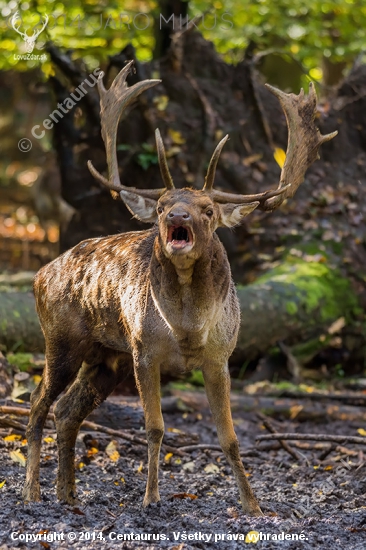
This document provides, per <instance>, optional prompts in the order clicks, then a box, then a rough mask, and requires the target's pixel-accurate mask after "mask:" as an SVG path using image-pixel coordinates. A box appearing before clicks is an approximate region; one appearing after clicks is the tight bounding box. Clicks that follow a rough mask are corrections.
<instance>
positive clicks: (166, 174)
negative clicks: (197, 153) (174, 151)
mask: <svg viewBox="0 0 366 550" xmlns="http://www.w3.org/2000/svg"><path fill="white" fill-rule="evenodd" d="M155 140H156V149H157V151H158V159H159V166H160V173H161V177H162V179H163V182H164V185H165V187H166V188H167V189H174V183H173V178H172V176H171V174H170V171H169V166H168V162H167V160H166V154H165V148H164V143H163V140H162V139H161V135H160V131H159V129H158V128H157V129H156V130H155Z"/></svg>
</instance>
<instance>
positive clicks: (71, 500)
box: [57, 491, 80, 506]
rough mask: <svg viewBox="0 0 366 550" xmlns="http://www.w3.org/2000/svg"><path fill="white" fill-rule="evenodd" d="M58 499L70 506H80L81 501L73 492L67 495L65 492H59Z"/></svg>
mask: <svg viewBox="0 0 366 550" xmlns="http://www.w3.org/2000/svg"><path fill="white" fill-rule="evenodd" d="M57 498H58V500H59V501H60V502H62V503H63V504H69V505H70V506H78V505H79V504H80V501H79V499H78V498H77V496H76V495H75V493H74V492H73V491H70V492H69V493H66V492H65V491H57Z"/></svg>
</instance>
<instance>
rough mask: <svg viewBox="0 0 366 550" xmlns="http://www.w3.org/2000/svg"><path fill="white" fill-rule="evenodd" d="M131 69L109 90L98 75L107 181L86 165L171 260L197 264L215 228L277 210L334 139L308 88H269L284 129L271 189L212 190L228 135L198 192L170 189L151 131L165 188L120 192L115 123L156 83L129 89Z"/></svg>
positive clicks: (122, 188)
mask: <svg viewBox="0 0 366 550" xmlns="http://www.w3.org/2000/svg"><path fill="white" fill-rule="evenodd" d="M131 65H132V62H129V63H128V64H127V65H126V67H124V68H123V69H122V71H121V72H120V73H119V74H118V75H117V76H116V78H115V80H114V81H113V83H112V85H111V87H110V88H109V90H108V91H107V90H106V89H105V87H104V85H103V82H102V80H101V77H102V75H100V76H99V80H98V89H99V94H100V100H101V101H100V102H101V124H102V136H103V140H104V142H105V145H106V153H107V163H108V171H109V179H106V178H104V177H103V176H102V175H101V174H100V173H99V172H97V170H96V169H95V168H94V167H93V165H92V163H91V161H89V162H88V166H89V169H90V171H91V173H92V174H93V175H94V176H95V177H96V178H97V179H98V180H99V181H101V182H102V183H103V184H104V185H106V186H107V187H108V188H109V189H111V190H113V191H116V192H118V193H119V196H120V198H121V199H122V200H123V202H124V203H125V205H126V206H127V208H128V209H129V210H130V212H131V213H132V214H133V215H134V216H135V217H136V218H137V219H139V220H141V221H143V222H147V223H156V222H157V223H158V225H159V235H160V241H161V245H162V248H163V251H164V253H165V255H166V256H168V257H170V258H172V259H173V258H176V259H178V258H182V259H183V258H190V259H197V258H198V257H200V255H201V254H202V252H203V249H204V247H206V246H207V244H208V242H209V240H210V238H212V234H213V232H214V231H215V230H216V229H217V228H218V227H220V226H222V227H233V226H235V225H238V224H239V223H240V222H241V221H242V220H243V218H244V217H245V216H247V215H248V214H249V213H250V212H252V211H253V210H254V209H255V208H260V209H261V210H274V209H275V208H278V206H280V205H281V204H282V202H283V201H284V200H285V199H286V198H287V197H292V196H293V195H294V193H295V191H296V190H297V188H298V187H299V185H300V184H301V182H302V181H303V179H304V175H305V172H306V170H307V168H308V167H309V166H310V165H311V164H312V163H313V162H314V160H315V159H316V158H318V149H319V147H320V145H321V144H322V143H324V142H325V141H328V140H330V139H332V138H333V137H334V136H335V135H336V134H337V132H333V133H332V134H328V135H326V136H322V135H321V134H320V133H319V131H318V129H317V127H316V126H315V124H314V118H315V113H316V94H315V90H314V88H313V86H312V85H310V91H309V96H307V97H306V96H304V92H303V91H302V90H301V92H300V94H299V95H298V96H296V95H294V94H285V93H284V92H281V91H280V90H277V89H275V88H272V87H271V86H268V87H269V89H270V90H271V91H272V92H273V93H274V94H275V95H276V96H277V97H278V99H279V100H280V103H281V105H282V107H283V110H284V112H285V115H286V119H287V123H288V127H289V138H288V148H287V154H286V161H285V164H284V167H283V169H282V173H281V177H280V183H279V186H278V188H277V189H276V190H273V191H266V192H264V193H258V194H255V195H240V194H232V193H226V192H222V191H218V190H215V189H214V187H213V185H214V179H215V173H216V166H217V163H218V160H219V157H220V153H221V151H222V148H223V146H224V145H225V143H226V141H227V139H228V136H225V137H224V138H223V139H222V140H221V141H220V143H219V144H218V146H217V147H216V149H215V151H214V153H213V155H212V158H211V161H210V163H209V166H208V170H207V175H206V178H205V183H204V186H203V189H201V190H194V189H189V188H185V189H175V187H174V183H173V179H172V177H171V174H170V171H169V167H168V163H167V159H166V154H165V150H164V145H163V141H162V139H161V136H160V132H159V130H156V132H155V137H156V146H157V151H158V158H159V166H160V172H161V176H162V180H163V183H164V185H165V187H163V188H161V189H136V188H132V187H125V186H124V185H122V184H121V182H120V178H119V173H118V164H117V153H116V135H117V127H118V122H119V119H120V117H121V115H122V113H123V111H124V110H125V109H126V107H127V106H128V105H130V104H131V103H132V102H133V100H134V99H135V98H136V97H137V96H138V95H139V94H141V93H142V92H143V91H144V90H146V89H148V88H150V87H152V86H155V85H156V84H158V83H159V82H160V80H144V81H142V82H138V83H137V84H135V85H133V86H131V87H130V88H128V87H127V84H126V78H127V75H128V73H129V71H130V67H131Z"/></svg>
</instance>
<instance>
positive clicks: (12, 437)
mask: <svg viewBox="0 0 366 550" xmlns="http://www.w3.org/2000/svg"><path fill="white" fill-rule="evenodd" d="M19 439H22V436H21V435H17V434H11V435H6V436H5V437H3V440H4V441H19Z"/></svg>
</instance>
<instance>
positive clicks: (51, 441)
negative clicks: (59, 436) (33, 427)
mask: <svg viewBox="0 0 366 550" xmlns="http://www.w3.org/2000/svg"><path fill="white" fill-rule="evenodd" d="M43 441H45V442H46V443H54V442H55V440H54V439H53V437H51V436H49V437H44V438H43Z"/></svg>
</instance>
